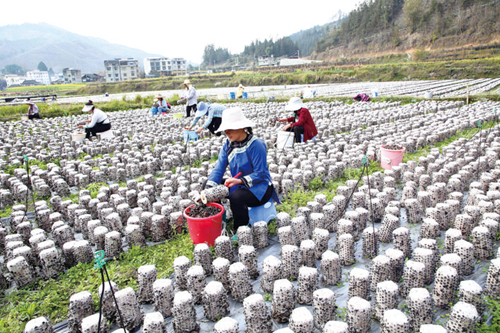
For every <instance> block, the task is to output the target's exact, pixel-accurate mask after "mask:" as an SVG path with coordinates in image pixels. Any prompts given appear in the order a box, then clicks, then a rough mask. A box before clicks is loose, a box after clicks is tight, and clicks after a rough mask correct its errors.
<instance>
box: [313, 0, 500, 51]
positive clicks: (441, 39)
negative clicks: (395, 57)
mask: <svg viewBox="0 0 500 333" xmlns="http://www.w3.org/2000/svg"><path fill="white" fill-rule="evenodd" d="M499 18H500V0H367V1H365V2H363V3H361V4H360V5H358V7H357V8H356V9H355V10H353V11H352V12H351V13H349V15H348V17H347V18H346V19H345V20H343V21H342V22H341V23H340V24H339V25H338V28H334V29H332V30H331V31H330V33H328V34H327V35H326V36H325V37H324V38H322V39H320V40H319V41H318V43H317V44H316V46H315V50H314V52H313V53H312V58H313V59H329V58H337V57H349V56H353V55H356V54H357V55H361V54H374V53H378V52H391V51H395V52H404V51H405V50H410V49H414V48H437V49H439V48H444V47H446V48H453V47H459V46H463V45H467V44H487V43H491V42H494V41H498V37H499V36H500V25H499V24H498V22H499Z"/></svg>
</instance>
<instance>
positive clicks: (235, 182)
mask: <svg viewBox="0 0 500 333" xmlns="http://www.w3.org/2000/svg"><path fill="white" fill-rule="evenodd" d="M240 184H243V181H242V180H241V179H237V178H228V179H227V180H226V182H225V183H224V185H225V186H227V187H229V188H231V187H233V186H235V185H240Z"/></svg>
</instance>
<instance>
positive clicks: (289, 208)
mask: <svg viewBox="0 0 500 333" xmlns="http://www.w3.org/2000/svg"><path fill="white" fill-rule="evenodd" d="M382 170H383V169H382V168H381V167H380V165H379V164H378V163H377V162H375V161H370V164H369V166H368V174H369V175H371V174H373V173H375V172H380V171H382ZM362 171H363V168H356V169H346V170H345V171H344V174H343V176H342V177H340V178H337V179H335V180H329V181H327V182H324V181H322V180H321V179H319V178H315V179H313V181H311V184H310V185H309V187H308V188H307V189H296V190H293V191H291V192H290V193H289V194H288V195H287V196H286V198H285V199H284V200H283V201H282V202H281V204H280V205H278V206H277V210H278V211H279V212H286V213H288V214H290V216H291V217H294V216H295V214H296V213H297V208H299V207H305V206H306V205H307V203H308V202H310V201H314V197H315V196H316V195H318V194H324V195H326V200H327V201H331V200H332V199H333V197H334V196H335V195H336V192H337V188H338V187H339V186H345V184H346V182H347V181H348V180H351V179H355V180H358V179H359V178H360V176H361V174H362ZM362 185H363V182H362V181H361V182H360V184H359V186H362Z"/></svg>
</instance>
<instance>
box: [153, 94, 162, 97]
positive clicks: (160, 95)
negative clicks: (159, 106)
mask: <svg viewBox="0 0 500 333" xmlns="http://www.w3.org/2000/svg"><path fill="white" fill-rule="evenodd" d="M155 98H163V96H162V94H158V95H156V96H155Z"/></svg>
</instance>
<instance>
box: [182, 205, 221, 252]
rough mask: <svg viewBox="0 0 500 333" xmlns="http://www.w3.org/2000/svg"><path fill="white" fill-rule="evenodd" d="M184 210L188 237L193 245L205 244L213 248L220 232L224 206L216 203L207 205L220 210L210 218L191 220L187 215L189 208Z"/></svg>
mask: <svg viewBox="0 0 500 333" xmlns="http://www.w3.org/2000/svg"><path fill="white" fill-rule="evenodd" d="M193 206H194V205H191V206H189V207H188V208H186V209H185V210H184V217H185V218H186V220H187V223H188V228H189V235H190V236H191V240H192V241H193V243H194V244H200V243H206V244H207V245H208V246H214V244H215V239H216V238H217V237H219V236H220V234H221V232H222V215H223V214H224V206H222V205H221V204H218V203H209V204H207V206H215V207H219V208H220V210H221V211H220V213H218V214H217V215H214V216H210V217H204V218H193V217H191V216H189V215H188V214H187V212H189V210H190V209H191V207H193Z"/></svg>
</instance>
